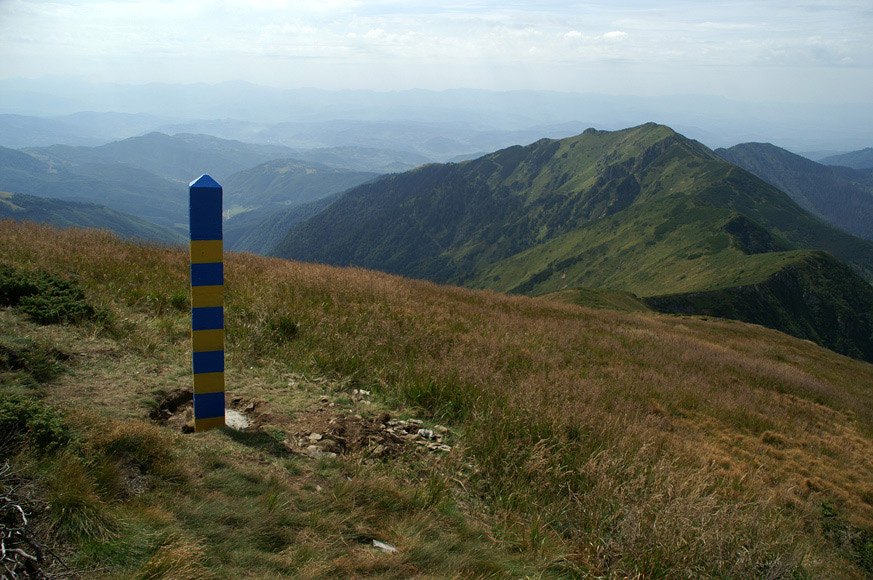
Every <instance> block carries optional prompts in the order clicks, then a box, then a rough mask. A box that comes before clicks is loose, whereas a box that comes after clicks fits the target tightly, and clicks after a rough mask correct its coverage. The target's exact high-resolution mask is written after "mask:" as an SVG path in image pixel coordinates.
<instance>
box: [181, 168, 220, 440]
mask: <svg viewBox="0 0 873 580" xmlns="http://www.w3.org/2000/svg"><path fill="white" fill-rule="evenodd" d="M188 192H189V200H190V205H189V212H190V213H189V216H190V224H191V343H192V345H193V347H194V348H193V363H194V431H206V430H207V429H213V428H215V427H224V262H223V248H222V237H223V236H222V227H221V203H222V200H221V196H222V192H221V186H220V185H218V183H216V181H215V180H214V179H212V178H211V177H209V176H208V175H201V176H200V177H199V178H198V179H196V180H194V181H192V182H191V184H190V185H189V186H188Z"/></svg>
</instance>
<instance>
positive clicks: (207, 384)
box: [194, 373, 224, 395]
mask: <svg viewBox="0 0 873 580" xmlns="http://www.w3.org/2000/svg"><path fill="white" fill-rule="evenodd" d="M223 390H224V373H198V374H195V375H194V394H195V395H205V394H206V393H220V392H222V391H223Z"/></svg>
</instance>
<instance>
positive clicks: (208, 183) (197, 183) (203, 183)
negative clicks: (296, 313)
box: [188, 173, 221, 189]
mask: <svg viewBox="0 0 873 580" xmlns="http://www.w3.org/2000/svg"><path fill="white" fill-rule="evenodd" d="M188 187H196V188H198V189H200V188H203V189H207V188H208V189H221V186H220V185H218V182H217V181H215V180H214V179H212V178H211V177H209V176H208V175H206V174H205V173H204V174H203V175H201V176H200V177H198V178H197V179H195V180H194V181H192V182H191V183H189V184H188Z"/></svg>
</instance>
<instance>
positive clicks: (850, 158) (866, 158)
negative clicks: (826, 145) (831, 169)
mask: <svg viewBox="0 0 873 580" xmlns="http://www.w3.org/2000/svg"><path fill="white" fill-rule="evenodd" d="M819 163H822V164H824V165H840V166H842V167H851V168H852V169H871V168H873V147H867V148H866V149H861V150H860V151H850V152H849V153H841V154H840V155H830V156H828V157H825V158H824V159H820V160H819Z"/></svg>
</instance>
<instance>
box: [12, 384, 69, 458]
mask: <svg viewBox="0 0 873 580" xmlns="http://www.w3.org/2000/svg"><path fill="white" fill-rule="evenodd" d="M69 440H70V434H69V431H68V430H67V428H66V426H65V425H64V423H63V421H62V420H61V417H60V416H59V414H58V413H57V411H55V410H54V409H51V408H49V407H47V406H46V405H45V404H43V403H41V402H40V401H37V400H35V399H28V398H25V397H21V396H18V395H14V394H12V393H0V451H3V452H4V453H6V452H8V451H10V450H12V449H14V448H16V447H18V446H19V445H21V444H23V443H25V442H27V443H29V444H31V445H33V446H34V447H35V448H36V449H37V450H38V451H41V452H48V451H53V450H55V449H59V448H61V447H64V446H65V445H66V444H67V443H68V442H69Z"/></svg>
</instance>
